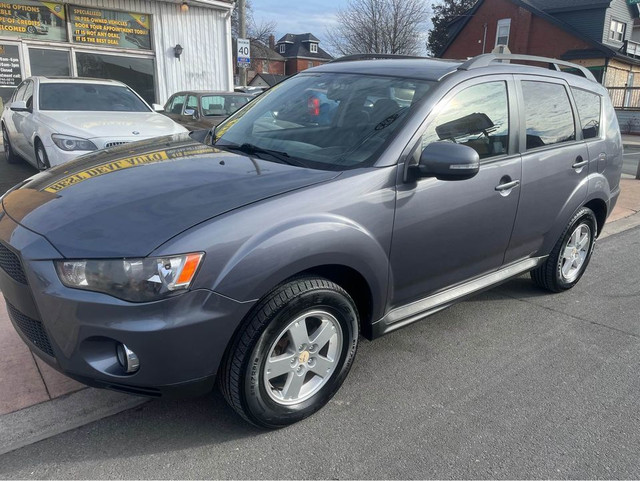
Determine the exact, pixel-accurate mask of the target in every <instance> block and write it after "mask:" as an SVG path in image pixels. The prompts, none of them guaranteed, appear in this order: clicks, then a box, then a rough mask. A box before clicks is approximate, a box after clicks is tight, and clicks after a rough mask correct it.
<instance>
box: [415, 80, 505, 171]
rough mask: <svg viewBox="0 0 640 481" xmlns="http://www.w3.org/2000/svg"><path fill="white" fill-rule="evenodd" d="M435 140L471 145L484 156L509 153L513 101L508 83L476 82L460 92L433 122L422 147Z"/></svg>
mask: <svg viewBox="0 0 640 481" xmlns="http://www.w3.org/2000/svg"><path fill="white" fill-rule="evenodd" d="M432 142H454V143H456V144H462V145H466V146H468V147H471V148H472V149H474V150H475V151H476V152H478V155H479V156H480V158H481V159H486V158H490V157H496V156H499V155H504V154H506V153H507V150H508V147H509V101H508V96H507V84H506V82H502V81H501V82H489V83H485V84H479V85H474V86H473V87H469V88H467V89H465V90H463V91H462V92H460V93H458V94H456V95H455V96H454V97H453V98H452V99H451V100H449V101H448V102H447V103H446V105H444V107H443V108H442V110H440V113H439V114H438V115H436V117H435V118H434V119H433V120H432V121H431V122H430V123H429V126H428V127H427V130H426V131H425V133H424V134H423V135H422V148H423V149H424V147H426V146H427V145H429V144H430V143H432Z"/></svg>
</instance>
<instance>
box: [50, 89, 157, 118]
mask: <svg viewBox="0 0 640 481" xmlns="http://www.w3.org/2000/svg"><path fill="white" fill-rule="evenodd" d="M40 110H58V111H61V110H68V111H90V112H91V111H95V112H149V107H147V106H146V105H145V103H144V102H143V101H142V100H140V98H139V97H138V96H137V95H136V94H134V93H133V92H132V91H131V89H129V88H127V87H123V86H120V85H102V84H91V83H86V84H84V83H79V82H68V83H43V84H41V85H40Z"/></svg>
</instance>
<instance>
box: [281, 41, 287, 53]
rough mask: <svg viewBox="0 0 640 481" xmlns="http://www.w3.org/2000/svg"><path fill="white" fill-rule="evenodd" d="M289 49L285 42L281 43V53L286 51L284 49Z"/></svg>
mask: <svg viewBox="0 0 640 481" xmlns="http://www.w3.org/2000/svg"><path fill="white" fill-rule="evenodd" d="M286 49H287V46H286V45H285V44H284V43H281V44H280V53H284V51H285V50H286Z"/></svg>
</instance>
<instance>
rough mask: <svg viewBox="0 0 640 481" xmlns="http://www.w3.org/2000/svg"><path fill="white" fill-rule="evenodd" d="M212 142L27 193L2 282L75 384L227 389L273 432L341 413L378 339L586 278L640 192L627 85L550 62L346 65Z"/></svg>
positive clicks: (16, 198) (141, 155)
mask: <svg viewBox="0 0 640 481" xmlns="http://www.w3.org/2000/svg"><path fill="white" fill-rule="evenodd" d="M521 60H526V61H527V62H542V63H543V64H544V65H545V66H548V67H550V68H540V67H534V66H526V65H518V64H516V62H517V61H521ZM563 69H564V71H563ZM567 70H570V71H571V72H566V71H567ZM576 74H577V75H576ZM194 137H196V134H192V135H191V136H189V135H187V134H182V135H177V136H173V137H162V138H158V139H153V140H148V141H142V142H138V143H135V144H128V145H123V146H119V147H115V148H110V149H106V150H103V151H100V152H95V153H91V154H88V155H85V156H83V157H81V158H79V159H77V160H75V161H73V162H71V163H68V164H65V165H64V166H60V167H56V168H53V169H51V170H49V171H46V172H42V173H40V174H38V175H36V176H34V177H32V178H31V179H29V180H27V181H25V182H24V183H22V184H20V185H19V186H16V187H14V188H13V189H12V190H11V191H9V192H8V193H7V194H5V195H4V196H3V198H2V209H0V267H1V268H0V287H1V289H2V292H3V294H4V297H5V298H6V302H7V308H8V312H9V315H10V317H11V320H12V322H13V324H14V325H15V328H16V330H17V331H18V333H19V334H20V335H21V337H22V338H23V340H24V341H25V342H26V343H27V344H28V345H29V346H30V347H31V349H32V350H33V351H34V352H35V353H36V354H37V355H38V356H39V357H41V358H42V359H43V360H45V361H46V362H48V363H49V364H50V365H52V366H53V367H55V368H56V369H59V370H60V371H62V372H64V373H66V374H67V375H69V376H71V377H73V378H75V379H78V380H80V381H81V382H84V383H86V384H89V385H92V386H98V387H105V388H110V389H116V390H119V391H123V392H127V393H132V394H141V395H147V396H167V395H176V394H181V395H184V394H187V393H191V394H197V393H202V392H206V391H208V390H210V389H212V388H213V386H214V381H215V380H217V382H218V383H219V386H220V388H221V389H222V392H223V393H224V396H225V397H226V399H227V400H228V401H229V403H230V404H231V406H232V407H233V408H234V409H235V410H236V411H237V412H238V413H239V414H240V415H241V416H243V417H244V418H245V419H246V420H247V421H249V422H251V423H254V424H256V425H260V426H264V427H269V428H275V427H280V426H283V425H287V424H290V423H293V422H296V421H299V420H301V419H303V418H305V417H306V416H309V415H310V414H312V413H313V412H315V411H317V410H318V409H320V408H321V407H322V406H323V405H324V404H326V403H327V401H328V400H329V399H330V398H331V397H332V396H333V395H334V394H335V393H336V391H337V390H338V388H339V387H340V385H341V384H342V382H343V381H344V379H345V377H346V376H347V373H348V372H349V369H350V367H351V365H352V363H353V361H354V357H355V354H356V348H357V346H358V341H359V337H360V335H362V336H363V337H365V338H367V339H374V338H376V337H378V336H381V335H383V334H386V333H388V332H391V331H393V330H395V329H398V328H401V327H403V326H406V325H408V324H410V323H412V322H415V321H418V320H420V319H422V318H424V317H425V316H428V315H430V314H432V313H435V312H437V311H439V310H441V309H443V308H445V307H447V306H449V305H451V304H452V303H453V302H455V301H458V300H461V299H464V298H466V297H467V296H469V295H472V294H474V293H477V292H479V291H481V290H483V289H486V288H489V287H491V286H494V285H496V284H498V283H500V282H503V281H505V280H507V279H509V278H511V277H514V276H518V275H521V274H523V273H526V272H531V277H532V279H533V282H534V283H535V284H536V285H537V286H540V287H542V288H544V289H546V290H549V291H553V292H560V291H563V290H566V289H569V288H571V287H573V286H574V285H575V284H576V283H577V282H578V281H579V280H580V277H581V276H582V275H583V273H584V271H585V269H586V267H587V264H588V263H589V259H590V257H591V254H592V252H593V247H594V242H595V239H596V238H597V236H598V234H599V233H600V232H601V231H602V227H603V225H604V223H605V220H606V218H607V216H608V215H609V213H610V212H611V210H612V209H613V207H614V205H615V202H616V200H617V198H618V194H619V191H620V187H619V185H620V175H621V169H622V144H621V138H620V132H619V128H618V123H617V121H616V116H615V113H614V110H613V108H612V106H611V103H610V101H609V98H608V96H607V91H606V90H605V89H604V88H603V87H602V86H600V85H599V84H598V83H597V82H596V81H595V80H594V78H593V76H592V75H591V73H590V72H589V71H588V70H586V69H585V68H583V67H580V66H577V65H573V64H566V63H564V62H560V61H557V60H551V59H544V58H537V57H536V58H532V57H518V56H497V55H484V56H480V57H476V58H473V59H471V60H468V61H466V62H452V61H440V60H433V59H416V58H385V59H380V58H376V59H366V58H365V59H363V58H362V57H360V58H356V59H354V58H345V59H342V61H336V62H332V63H329V64H327V65H324V66H322V67H318V68H314V69H311V70H307V71H305V72H303V73H301V74H299V75H296V76H295V77H293V78H291V79H289V80H287V81H285V82H283V83H281V84H279V85H277V86H276V87H274V88H272V89H271V90H269V91H268V92H267V93H265V94H264V95H262V96H261V97H258V98H257V99H256V100H255V101H253V102H250V103H249V104H248V105H246V106H245V107H243V108H242V109H240V110H239V111H238V112H236V113H235V114H234V115H232V116H231V117H229V118H228V119H227V120H225V121H224V122H223V123H222V124H220V125H219V126H218V127H217V128H216V129H215V130H214V131H213V132H210V133H209V134H208V135H207V137H206V138H204V136H203V142H199V141H197V140H195V139H194Z"/></svg>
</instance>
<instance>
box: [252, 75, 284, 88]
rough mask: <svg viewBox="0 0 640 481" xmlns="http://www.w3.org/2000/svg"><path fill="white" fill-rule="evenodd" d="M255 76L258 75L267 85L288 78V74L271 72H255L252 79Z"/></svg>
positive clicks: (270, 85) (271, 85)
mask: <svg viewBox="0 0 640 481" xmlns="http://www.w3.org/2000/svg"><path fill="white" fill-rule="evenodd" d="M257 77H260V78H261V79H262V80H264V81H265V82H266V84H267V85H268V86H269V87H273V86H274V85H276V84H279V83H280V82H282V81H283V80H284V79H287V78H289V76H288V75H275V74H272V73H259V74H256V76H255V77H254V79H255V78H257ZM252 82H253V80H252Z"/></svg>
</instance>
